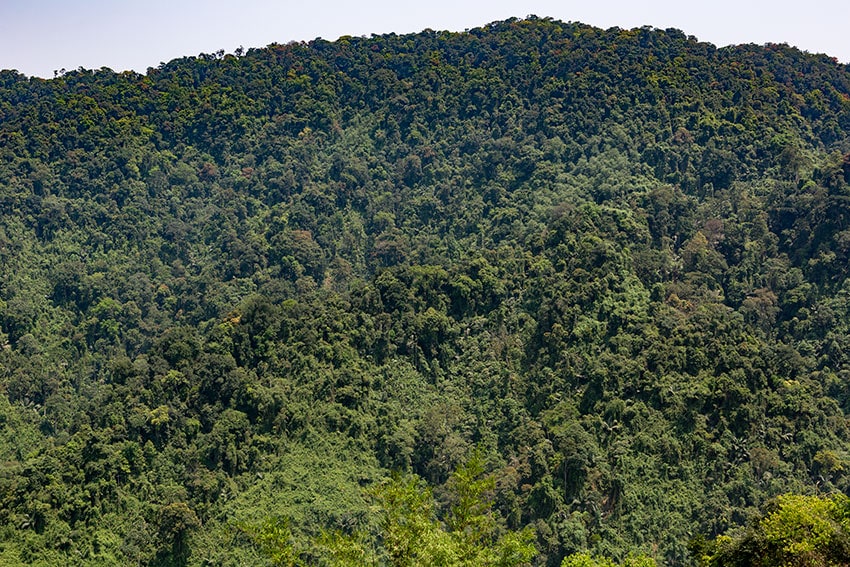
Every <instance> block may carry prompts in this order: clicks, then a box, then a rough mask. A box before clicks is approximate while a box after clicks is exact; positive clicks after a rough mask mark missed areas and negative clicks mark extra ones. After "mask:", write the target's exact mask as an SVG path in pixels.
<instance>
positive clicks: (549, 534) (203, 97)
mask: <svg viewBox="0 0 850 567" xmlns="http://www.w3.org/2000/svg"><path fill="white" fill-rule="evenodd" d="M848 71H850V69H848V67H847V66H842V65H839V64H837V63H836V62H835V61H834V60H831V59H828V58H825V57H821V56H812V55H807V54H803V53H800V52H799V51H796V50H794V49H791V48H788V47H786V46H778V45H769V46H764V47H756V46H739V47H733V48H725V49H720V50H718V49H715V48H714V47H713V46H711V45H709V44H703V43H698V42H697V41H696V40H695V39H693V38H689V37H687V36H685V35H684V34H682V33H681V32H679V31H676V30H666V31H662V30H655V29H651V28H641V29H636V30H619V29H611V30H599V29H595V28H592V27H589V26H584V25H582V24H566V23H562V22H556V21H551V20H548V19H532V20H509V21H506V22H497V23H494V24H491V25H488V26H486V27H483V28H479V29H474V30H470V31H469V32H465V33H448V32H432V31H425V32H422V33H420V34H413V35H407V36H395V35H388V36H376V37H372V38H341V39H340V40H339V41H337V42H326V41H321V40H317V41H314V42H310V43H309V44H291V45H285V46H283V45H272V46H269V47H268V48H266V49H259V50H250V51H248V52H247V53H244V54H240V55H239V56H235V55H223V54H216V55H201V56H199V57H197V58H185V59H179V60H175V61H172V62H170V63H168V64H165V65H163V66H161V67H160V68H157V69H151V70H149V71H148V73H147V74H146V75H144V76H142V75H137V74H133V73H122V74H115V73H113V72H111V71H109V70H100V71H86V70H79V71H74V72H71V73H68V74H66V75H64V76H61V77H58V78H56V79H53V80H50V81H44V80H41V79H28V78H26V77H24V76H22V75H19V74H17V73H15V72H11V71H3V72H0V156H2V159H0V213H2V217H0V218H2V224H0V261H2V266H3V270H2V274H0V278H2V279H0V329H2V333H3V335H2V338H3V342H4V344H5V347H4V349H3V350H2V352H0V360H2V372H3V374H2V381H0V384H2V387H0V392H2V394H3V395H2V396H0V404H2V405H3V407H4V411H3V415H5V416H6V417H4V418H3V421H2V423H0V427H1V428H2V429H0V432H2V434H0V439H2V442H0V455H2V463H3V465H2V467H1V468H0V470H2V475H0V501H2V507H1V508H0V523H2V525H3V528H2V532H0V533H2V534H3V535H2V541H3V544H2V545H3V547H2V549H0V557H2V559H3V561H4V562H6V563H9V564H15V562H18V563H21V564H38V562H39V561H40V562H41V564H45V565H46V564H57V563H61V562H67V561H68V560H69V559H68V558H69V557H75V558H78V560H79V561H80V562H83V563H84V564H85V562H88V563H87V564H92V565H94V564H98V565H99V564H117V563H126V562H128V561H130V562H134V563H135V564H186V563H188V564H197V565H200V564H205V563H204V561H206V562H207V563H206V564H216V565H219V564H221V565H236V564H245V563H250V562H258V561H260V560H261V559H259V558H258V556H257V553H258V551H257V549H255V547H254V545H253V544H252V543H251V541H250V540H249V539H248V538H246V537H245V535H244V533H243V532H242V531H240V529H238V526H243V525H248V524H252V523H253V524H257V523H260V522H262V521H264V520H266V519H268V518H273V517H285V518H288V519H289V522H290V526H291V527H292V531H293V538H294V539H295V540H296V542H306V541H309V540H310V538H311V537H312V536H314V535H315V534H317V533H318V532H319V531H320V530H321V529H324V528H327V529H341V530H343V531H348V532H351V531H354V530H366V531H369V530H372V531H373V532H374V530H376V529H377V527H376V526H378V524H379V523H380V519H379V518H377V517H375V515H374V513H373V512H374V509H373V508H372V507H370V500H369V489H368V487H369V486H371V485H373V484H375V483H376V482H378V481H379V480H381V479H382V478H384V477H385V476H387V475H388V474H389V471H391V470H400V471H404V472H409V473H415V474H417V475H419V476H421V477H422V478H424V479H425V480H427V481H428V482H429V483H430V484H431V485H432V486H433V487H435V496H436V498H437V503H438V505H437V511H436V513H437V515H438V517H439V518H442V519H446V518H448V513H449V512H448V511H449V510H450V508H451V504H452V501H451V498H452V496H451V491H449V490H447V489H446V488H445V486H446V483H447V481H449V479H450V475H451V472H452V471H453V470H455V469H456V468H457V467H458V466H460V465H461V464H462V463H464V462H465V461H466V459H467V458H468V455H469V454H470V451H471V450H472V449H473V448H474V447H476V446H478V447H481V449H482V451H483V452H484V453H485V454H486V455H487V457H488V471H489V472H490V473H491V474H492V475H493V478H494V479H495V488H494V490H493V492H492V495H491V496H492V499H493V504H494V509H495V510H496V511H497V512H498V513H499V514H500V516H501V518H502V520H501V521H502V524H503V528H505V529H507V528H509V529H517V530H518V529H521V528H523V527H526V526H532V527H533V528H534V529H535V530H536V534H537V550H538V560H539V562H540V563H545V564H551V565H557V564H559V562H560V560H561V558H562V557H563V556H565V555H566V554H568V553H571V552H574V551H579V550H585V549H590V550H593V551H594V552H596V553H605V554H610V555H613V556H616V557H619V556H622V555H624V554H625V553H626V552H628V551H630V550H639V551H643V552H647V553H650V554H652V555H654V556H656V557H657V558H658V559H659V560H661V561H663V562H666V563H667V564H670V565H680V564H687V563H688V562H689V561H690V558H689V554H688V551H687V542H688V540H689V539H690V538H692V537H693V536H695V535H696V534H703V535H706V536H713V535H716V534H718V533H721V532H723V531H725V530H726V529H728V528H729V527H731V526H735V525H739V524H742V523H744V522H745V521H746V520H747V519H748V518H750V517H753V516H754V515H755V514H756V510H757V508H758V507H759V506H760V505H761V504H762V503H763V502H764V501H765V500H767V499H769V498H771V497H773V496H776V495H778V494H781V493H785V492H815V491H823V492H830V491H845V492H846V491H847V489H848V478H847V477H846V475H845V470H846V469H847V466H848V465H850V463H848V460H849V459H850V455H848V452H847V451H848V448H850V444H849V443H850V438H849V437H848V433H850V432H848V425H847V411H848V403H850V399H848V395H850V386H848V380H849V379H850V366H848V362H850V361H848V357H847V355H846V352H847V351H848V348H847V347H848V346H850V344H848V343H849V342H850V341H849V340H848V330H850V329H848V321H850V312H848V311H850V287H848V283H847V276H848V266H850V262H848V260H850V258H848V254H849V253H850V186H849V185H848V182H850V157H848V156H850V139H848V136H850V96H849V95H850V72H848ZM305 545H306V544H305ZM305 553H309V552H305Z"/></svg>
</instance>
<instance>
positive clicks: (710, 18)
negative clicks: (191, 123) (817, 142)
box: [0, 0, 850, 77]
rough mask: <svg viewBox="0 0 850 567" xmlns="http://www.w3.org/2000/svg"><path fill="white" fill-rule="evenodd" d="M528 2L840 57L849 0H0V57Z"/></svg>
mask: <svg viewBox="0 0 850 567" xmlns="http://www.w3.org/2000/svg"><path fill="white" fill-rule="evenodd" d="M528 14H535V15H537V16H540V17H545V16H551V17H553V18H556V19H559V20H563V21H579V22H584V23H587V24H591V25H594V26H598V27H603V28H608V27H612V26H619V27H621V28H633V27H640V26H643V25H650V26H654V27H658V28H669V27H675V28H679V29H681V30H682V31H684V32H685V33H687V34H688V35H694V36H696V37H697V38H699V39H700V40H702V41H710V42H711V43H714V44H715V45H717V46H723V45H728V44H730V43H757V44H763V43H767V42H772V43H788V44H791V45H794V46H797V47H799V48H801V49H804V50H806V51H809V52H813V53H828V54H829V55H832V56H834V57H837V58H838V59H839V60H841V61H842V62H845V63H847V62H850V34H849V33H848V25H850V1H848V0H844V1H825V0H808V1H800V0H797V1H795V2H789V1H786V0H775V1H773V2H768V1H762V0H757V1H752V2H748V1H746V0H735V1H733V0H715V1H713V2H705V1H700V2H688V1H687V0H678V1H668V0H659V1H654V2H653V1H644V2H641V1H639V0H622V1H621V0H616V1H604V0H581V1H574V0H562V1H555V0H527V1H524V2H520V1H509V0H489V1H486V2H485V1H474V2H466V1H463V0H454V1H450V0H430V1H423V0H418V1H416V2H403V1H398V0H396V1H389V0H362V1H359V2H358V1H351V2H344V1H338V0H300V1H298V2H295V1H290V0H282V1H277V2H274V1H271V0H228V1H226V2H225V1H222V0H206V1H202V0H145V1H142V0H135V1H130V0H0V69H17V70H19V71H21V72H22V73H25V74H27V75H37V76H41V77H52V76H53V71H54V70H57V69H62V68H65V69H68V70H70V69H76V68H78V67H85V68H87V69H99V68H101V67H110V68H112V69H114V70H116V71H121V70H125V69H134V70H136V71H139V72H142V73H143V72H145V70H146V69H147V68H148V67H156V66H157V65H159V64H160V63H161V62H164V61H169V60H171V59H174V58H177V57H182V56H185V55H197V54H199V53H212V52H214V51H217V50H219V49H224V50H225V51H227V52H233V50H234V49H236V48H237V47H239V46H240V45H241V46H244V47H245V48H246V49H247V48H250V47H264V46H266V45H268V44H270V43H275V42H276V43H287V42H289V41H293V40H296V41H300V40H309V39H313V38H316V37H323V38H325V39H331V40H333V39H336V38H338V37H339V36H340V35H370V34H373V33H375V34H381V33H388V32H396V33H408V32H414V31H421V30H422V29H425V28H431V29H434V30H446V29H447V30H454V31H462V30H464V29H468V28H473V27H477V26H480V25H483V24H486V23H489V22H492V21H495V20H502V19H505V18H509V17H511V16H517V17H524V16H526V15H528Z"/></svg>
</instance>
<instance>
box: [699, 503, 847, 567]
mask: <svg viewBox="0 0 850 567" xmlns="http://www.w3.org/2000/svg"><path fill="white" fill-rule="evenodd" d="M848 530H850V500H848V498H847V497H846V496H844V495H843V494H840V495H835V496H833V497H831V498H829V497H817V496H800V495H796V494H785V495H781V496H779V497H778V498H777V499H776V500H775V502H773V503H772V505H771V506H770V507H769V508H768V512H767V513H766V514H765V515H764V516H763V517H762V518H760V519H759V520H758V522H757V523H755V524H754V525H753V526H751V527H750V528H748V529H747V530H746V531H745V532H743V533H741V534H737V535H733V536H719V537H718V538H716V539H715V540H714V541H712V542H710V543H708V544H705V545H701V546H700V545H698V546H696V547H697V549H696V551H697V553H698V554H699V555H700V556H699V559H700V562H701V564H703V565H717V566H723V565H756V566H764V567H770V566H773V565H776V566H779V565H800V566H815V565H846V564H847V562H848V561H850V532H848Z"/></svg>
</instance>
